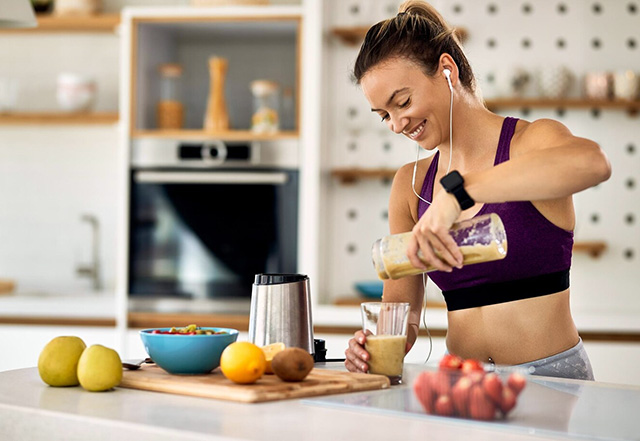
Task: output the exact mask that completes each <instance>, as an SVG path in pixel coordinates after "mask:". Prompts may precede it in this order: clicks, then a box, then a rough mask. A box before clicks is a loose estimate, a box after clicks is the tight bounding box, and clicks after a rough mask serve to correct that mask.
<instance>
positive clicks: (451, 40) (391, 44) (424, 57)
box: [353, 0, 475, 92]
mask: <svg viewBox="0 0 640 441" xmlns="http://www.w3.org/2000/svg"><path fill="white" fill-rule="evenodd" d="M398 10H399V12H398V15H396V16H395V17H393V18H389V19H387V20H383V21H381V22H378V23H376V24H375V25H373V26H372V27H371V29H369V31H368V32H367V35H366V36H365V38H364V42H363V43H362V47H361V48H360V52H359V53H358V58H357V59H356V63H355V66H354V69H353V77H354V79H355V81H356V82H357V83H360V80H362V77H363V76H364V75H365V74H366V73H367V72H368V71H369V70H370V69H371V68H373V67H374V66H376V65H377V64H379V63H381V62H383V61H386V60H388V59H390V58H392V57H402V58H405V59H408V60H411V61H413V62H415V63H417V64H418V65H419V66H421V67H422V69H423V71H424V73H425V74H426V75H429V76H432V75H435V74H436V72H437V71H438V65H439V62H440V55H442V54H444V53H447V54H449V55H451V58H453V61H455V63H456V65H457V66H458V72H459V78H460V82H461V83H462V85H463V86H464V87H466V88H467V89H468V90H470V91H471V92H475V79H474V77H473V71H472V70H471V65H470V64H469V61H468V60H467V57H466V56H465V54H464V51H463V50H462V46H461V44H460V42H459V40H458V37H457V36H456V34H455V29H454V28H452V27H450V26H449V25H448V24H447V22H446V21H445V20H444V18H442V16H441V15H440V13H439V12H438V11H436V9H435V8H434V7H433V6H431V5H430V4H428V3H426V2H423V1H416V0H410V1H406V2H404V3H403V4H402V5H400V8H399V9H398Z"/></svg>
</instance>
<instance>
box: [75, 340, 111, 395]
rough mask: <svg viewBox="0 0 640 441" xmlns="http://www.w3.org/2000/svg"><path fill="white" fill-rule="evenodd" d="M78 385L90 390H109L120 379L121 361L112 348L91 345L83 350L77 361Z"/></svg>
mask: <svg viewBox="0 0 640 441" xmlns="http://www.w3.org/2000/svg"><path fill="white" fill-rule="evenodd" d="M78 380H80V385H81V386H82V387H83V388H85V389H86V390H88V391H91V392H101V391H105V390H109V389H111V388H113V387H115V386H117V385H119V384H120V380H122V361H121V360H120V356H119V355H118V353H117V352H116V351H114V350H113V349H110V348H107V347H105V346H102V345H92V346H89V347H88V348H87V349H85V350H84V352H83V353H82V355H81V356H80V361H78Z"/></svg>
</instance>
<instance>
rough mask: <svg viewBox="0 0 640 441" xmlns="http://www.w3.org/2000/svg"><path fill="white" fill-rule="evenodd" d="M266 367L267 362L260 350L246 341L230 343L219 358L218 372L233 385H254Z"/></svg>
mask: <svg viewBox="0 0 640 441" xmlns="http://www.w3.org/2000/svg"><path fill="white" fill-rule="evenodd" d="M266 367H267V360H266V358H265V356H264V352H262V349H260V348H259V347H258V346H256V345H254V344H253V343H249V342H248V341H237V342H235V343H231V344H230V345H229V346H227V347H226V348H225V349H224V351H222V355H221V356H220V370H222V373H223V374H224V376H225V377H227V378H228V379H229V380H231V381H233V382H234V383H240V384H249V383H255V382H256V381H258V379H259V378H260V377H262V374H264V370H265V369H266Z"/></svg>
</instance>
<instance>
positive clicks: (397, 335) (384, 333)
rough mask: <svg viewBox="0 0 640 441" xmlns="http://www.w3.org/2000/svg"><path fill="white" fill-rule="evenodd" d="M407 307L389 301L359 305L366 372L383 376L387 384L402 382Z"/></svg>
mask: <svg viewBox="0 0 640 441" xmlns="http://www.w3.org/2000/svg"><path fill="white" fill-rule="evenodd" d="M409 307H410V305H409V303H390V302H366V303H362V304H361V305H360V309H361V312H362V330H363V332H364V333H365V335H366V341H365V345H364V346H365V349H366V350H367V352H369V362H368V364H369V373H372V374H381V375H386V376H387V377H389V381H390V382H391V384H401V383H402V368H403V365H404V356H405V349H406V346H407V323H408V319H409Z"/></svg>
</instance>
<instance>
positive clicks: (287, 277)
mask: <svg viewBox="0 0 640 441" xmlns="http://www.w3.org/2000/svg"><path fill="white" fill-rule="evenodd" d="M305 280H309V277H307V275H306V274H277V273H274V274H265V273H262V274H256V278H255V281H254V282H253V283H254V284H255V285H280V284H282V283H295V282H302V281H305Z"/></svg>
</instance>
